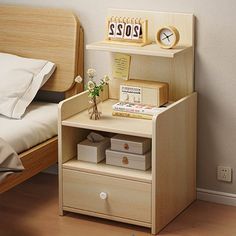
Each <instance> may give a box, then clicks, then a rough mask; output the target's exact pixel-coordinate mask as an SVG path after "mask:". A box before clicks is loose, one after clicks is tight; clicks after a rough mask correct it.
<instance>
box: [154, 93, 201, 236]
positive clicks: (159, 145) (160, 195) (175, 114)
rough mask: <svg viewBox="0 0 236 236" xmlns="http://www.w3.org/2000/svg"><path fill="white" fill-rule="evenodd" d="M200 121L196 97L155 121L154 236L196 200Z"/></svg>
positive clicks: (178, 103) (171, 107) (174, 105)
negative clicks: (198, 126)
mask: <svg viewBox="0 0 236 236" xmlns="http://www.w3.org/2000/svg"><path fill="white" fill-rule="evenodd" d="M196 117H197V94H196V93H193V94H192V95H190V96H188V97H185V98H183V99H182V100H180V101H178V102H176V103H175V104H173V105H172V106H170V107H169V108H167V110H166V111H164V112H163V113H161V114H159V115H158V116H157V117H156V121H153V135H154V136H153V141H152V153H153V159H152V166H153V168H152V169H153V170H152V178H153V185H152V209H153V212H152V233H153V234H156V233H157V232H159V231H160V230H161V229H162V228H163V227H164V226H165V225H167V224H168V223H169V222H170V221H171V220H172V219H173V218H174V217H176V216H177V215H178V214H179V213H180V212H181V211H182V210H183V209H184V208H186V207H187V206H188V205H189V204H190V203H191V202H192V201H194V200H195V199H196V125H197V123H196Z"/></svg>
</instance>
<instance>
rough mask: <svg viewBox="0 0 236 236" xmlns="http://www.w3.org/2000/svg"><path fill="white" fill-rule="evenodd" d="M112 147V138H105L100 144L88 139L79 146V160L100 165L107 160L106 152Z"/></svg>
mask: <svg viewBox="0 0 236 236" xmlns="http://www.w3.org/2000/svg"><path fill="white" fill-rule="evenodd" d="M109 147H110V138H104V140H102V141H100V142H94V143H93V142H91V141H90V140H88V139H85V140H84V141H82V142H80V143H79V144H78V145H77V159H78V160H79V161H87V162H93V163H98V162H100V161H102V160H103V159H105V150H106V149H107V148H109Z"/></svg>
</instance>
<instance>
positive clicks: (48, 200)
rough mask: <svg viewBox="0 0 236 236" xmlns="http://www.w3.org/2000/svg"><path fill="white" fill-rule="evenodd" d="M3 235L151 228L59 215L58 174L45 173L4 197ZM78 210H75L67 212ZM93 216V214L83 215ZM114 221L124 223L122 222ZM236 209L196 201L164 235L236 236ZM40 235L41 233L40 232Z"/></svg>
mask: <svg viewBox="0 0 236 236" xmlns="http://www.w3.org/2000/svg"><path fill="white" fill-rule="evenodd" d="M0 209H1V211H0V219H1V227H0V235H4V236H5V235H9V236H10V235H11V236H15V235H27V236H28V235H32V236H33V235H37V236H38V235H45V236H47V235H55V236H65V235H66V236H75V235H79V236H87V235H88V236H90V235H91V236H93V235H95V236H110V235H111V236H131V235H136V236H150V235H151V234H150V229H148V228H144V227H139V226H135V225H130V224H132V223H133V222H130V224H122V223H119V222H114V221H110V220H104V219H99V218H102V216H103V215H102V214H98V215H96V216H97V217H99V218H95V217H90V216H85V215H81V214H75V213H71V212H67V214H66V215H65V216H64V217H60V216H58V214H57V212H58V183H57V176H56V175H49V174H45V173H41V174H39V175H36V176H34V177H33V178H31V179H30V180H28V181H26V182H25V183H22V184H21V185H18V186H16V187H15V188H13V189H11V190H10V191H7V192H5V193H4V194H0ZM66 210H67V211H74V209H66ZM82 214H89V212H82ZM111 219H112V220H117V221H121V220H122V219H114V218H112V217H111ZM235 219H236V207H233V206H226V205H221V204H215V203H210V202H204V201H195V202H194V203H193V204H192V205H191V206H190V207H189V208H187V209H186V210H185V211H184V212H183V213H182V214H180V215H179V216H178V217H177V218H176V219H174V220H173V221H172V222H170V224H168V225H167V226H166V227H165V228H164V229H163V230H162V232H161V233H160V235H165V236H220V235H224V236H235V235H236V226H235ZM36 232H37V233H36Z"/></svg>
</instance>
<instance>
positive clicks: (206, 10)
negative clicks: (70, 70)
mask: <svg viewBox="0 0 236 236" xmlns="http://www.w3.org/2000/svg"><path fill="white" fill-rule="evenodd" d="M0 3H7V4H12V3H15V4H25V5H36V6H51V7H59V8H69V9H72V10H74V11H75V13H77V14H78V15H79V18H80V20H81V23H82V25H83V27H84V29H85V42H86V43H90V42H93V41H98V40H100V39H102V38H103V37H104V22H105V17H106V10H107V8H110V7H111V8H127V9H144V10H157V11H173V12H190V13H194V14H195V16H196V18H197V21H196V27H197V29H196V36H197V37H196V60H195V87H196V90H197V91H198V93H199V105H198V164H197V166H198V177H197V180H198V187H201V188H207V189H211V190H216V191H223V192H230V193H236V42H235V41H236V30H235V22H236V14H235V9H236V2H235V1H234V0H226V1H222V0H208V1H203V0H178V1H177V0H169V1H165V0H158V1H157V0H147V1H144V0H135V1H134V0H133V1H132V0H119V1H114V0H113V1H112V0H98V1H95V0H87V1H82V0H67V1H66V0H48V1H42V0H41V1H40V0H34V1H32V0H0ZM85 59H86V68H88V67H96V69H97V70H98V74H99V75H103V74H105V73H106V72H107V67H106V66H107V65H106V61H107V60H106V59H107V54H106V53H105V54H104V53H102V52H100V53H97V52H88V51H86V53H85ZM217 165H226V166H231V167H232V168H234V171H235V178H234V181H233V183H231V184H226V183H221V182H218V181H217V180H216V166H217Z"/></svg>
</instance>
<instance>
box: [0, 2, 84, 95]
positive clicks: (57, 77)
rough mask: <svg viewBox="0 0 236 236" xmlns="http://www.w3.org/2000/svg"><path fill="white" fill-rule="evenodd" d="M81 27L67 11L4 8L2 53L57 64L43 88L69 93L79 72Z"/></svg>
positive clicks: (0, 20) (0, 35)
mask: <svg viewBox="0 0 236 236" xmlns="http://www.w3.org/2000/svg"><path fill="white" fill-rule="evenodd" d="M79 25H80V23H79V21H78V19H77V17H76V16H75V15H73V14H72V13H71V12H70V11H67V10H62V9H49V8H35V7H26V6H10V5H0V51H1V52H6V53H12V54H16V55H19V56H23V57H30V58H37V59H45V60H49V61H52V62H54V63H56V65H57V69H56V72H55V73H54V75H53V76H52V78H50V80H49V81H48V82H47V83H46V84H45V85H44V86H43V88H42V89H43V90H48V91H57V92H59V91H60V92H63V91H67V90H69V89H71V88H72V86H73V84H74V78H75V76H76V75H77V73H78V54H79V47H78V43H79V38H78V34H79V32H78V31H79V28H80V26H79ZM79 72H80V73H81V72H82V71H81V68H80V69H79Z"/></svg>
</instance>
